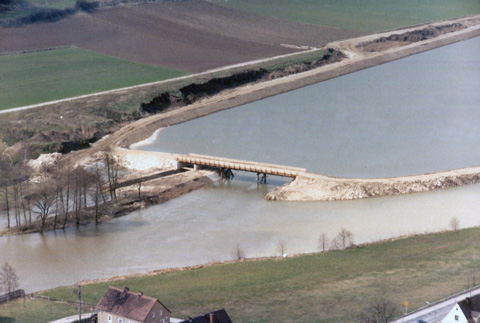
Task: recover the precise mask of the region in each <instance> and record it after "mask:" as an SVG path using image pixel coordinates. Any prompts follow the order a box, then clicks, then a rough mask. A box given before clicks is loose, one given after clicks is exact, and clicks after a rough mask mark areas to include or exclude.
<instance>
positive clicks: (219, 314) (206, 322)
mask: <svg viewBox="0 0 480 323" xmlns="http://www.w3.org/2000/svg"><path fill="white" fill-rule="evenodd" d="M180 323H232V320H231V319H230V316H228V314H227V311H225V309H223V308H222V309H220V310H216V311H213V312H210V313H207V314H202V315H200V316H197V317H195V318H193V319H192V318H190V319H188V320H185V321H182V322H180Z"/></svg>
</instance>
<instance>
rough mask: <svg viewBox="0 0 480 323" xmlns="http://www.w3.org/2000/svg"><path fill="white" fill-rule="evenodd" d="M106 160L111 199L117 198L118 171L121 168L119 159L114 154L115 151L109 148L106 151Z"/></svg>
mask: <svg viewBox="0 0 480 323" xmlns="http://www.w3.org/2000/svg"><path fill="white" fill-rule="evenodd" d="M104 162H105V167H106V168H107V179H108V188H109V191H110V199H111V200H116V199H117V187H118V171H119V169H120V163H119V161H118V159H116V158H115V157H114V156H113V153H112V152H111V151H109V150H107V151H105V152H104Z"/></svg>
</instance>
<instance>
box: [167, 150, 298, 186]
mask: <svg viewBox="0 0 480 323" xmlns="http://www.w3.org/2000/svg"><path fill="white" fill-rule="evenodd" d="M177 162H178V168H181V167H188V166H193V167H194V168H195V169H200V168H201V167H210V168H217V169H219V171H220V176H221V177H222V178H226V179H231V178H233V176H234V174H233V172H232V170H239V171H244V172H251V173H257V182H259V183H266V181H267V175H275V176H283V177H292V178H296V177H297V176H298V175H300V174H302V173H305V172H306V171H307V170H306V169H305V168H298V167H290V166H282V165H274V164H266V163H257V162H253V161H246V160H238V159H229V158H220V157H213V156H205V155H197V154H189V155H188V156H186V155H177Z"/></svg>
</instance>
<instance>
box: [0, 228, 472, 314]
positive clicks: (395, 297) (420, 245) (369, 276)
mask: <svg viewBox="0 0 480 323" xmlns="http://www.w3.org/2000/svg"><path fill="white" fill-rule="evenodd" d="M479 262H480V228H471V229H466V230H462V231H457V232H443V233H437V234H428V235H424V236H417V237H412V238H408V239H403V240H397V241H390V242H385V243H379V244H374V245H371V246H365V247H360V248H356V249H349V250H344V251H334V252H328V253H319V254H312V255H305V256H299V257H296V258H286V259H283V258H282V259H268V260H262V261H247V262H238V263H232V264H223V265H213V266H208V267H204V268H201V269H195V270H188V271H181V272H175V273H168V274H158V275H154V276H147V277H141V278H131V279H126V280H120V281H115V282H110V283H98V284H92V285H86V286H84V287H83V288H82V296H83V299H84V300H85V301H86V302H89V303H96V302H98V300H99V299H100V298H101V296H102V295H103V293H104V292H105V290H106V288H107V287H108V286H109V285H113V286H117V287H119V288H123V287H125V286H128V287H130V290H132V291H137V290H142V291H143V292H144V293H145V294H146V295H151V296H153V297H157V298H159V299H160V300H161V301H162V302H163V303H164V304H165V305H166V306H167V307H169V309H170V310H172V312H173V316H174V317H188V316H194V315H198V314H200V313H205V312H206V311H211V310H214V309H217V308H221V307H225V308H226V309H227V311H228V312H229V313H230V314H231V316H232V318H233V321H234V322H262V321H263V322H267V321H268V322H288V321H301V322H351V321H353V320H355V319H356V318H357V316H358V314H359V313H360V312H361V311H362V309H363V308H364V307H365V306H367V305H368V304H369V303H371V302H372V301H373V300H376V299H378V298H385V299H389V300H391V301H392V302H394V303H395V304H397V305H399V306H400V307H401V305H402V304H403V302H404V301H408V302H409V304H410V307H409V308H411V309H413V308H418V307H420V306H423V305H425V301H429V302H432V301H434V300H436V299H439V298H441V297H443V296H446V295H450V294H452V293H454V292H456V291H459V290H462V289H464V288H465V287H466V286H465V285H466V283H467V281H468V280H469V279H470V281H471V277H472V274H473V273H474V272H476V273H477V276H478V267H479ZM72 291H73V287H60V288H56V289H54V290H51V291H48V292H45V293H44V294H45V295H48V296H51V297H55V298H57V299H68V300H72V301H74V300H75V297H76V296H75V294H73V292H72ZM3 306H4V305H2V306H0V311H2V312H3V310H4V307H3ZM15 315H16V314H15V313H13V312H12V314H11V317H16V316H15ZM39 322H40V320H39Z"/></svg>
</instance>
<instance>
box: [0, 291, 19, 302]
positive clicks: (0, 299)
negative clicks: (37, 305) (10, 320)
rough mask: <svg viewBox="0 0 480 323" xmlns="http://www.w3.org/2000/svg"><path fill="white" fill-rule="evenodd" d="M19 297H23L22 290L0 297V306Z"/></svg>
mask: <svg viewBox="0 0 480 323" xmlns="http://www.w3.org/2000/svg"><path fill="white" fill-rule="evenodd" d="M19 297H25V291H24V290H23V289H17V290H15V291H13V292H10V293H7V294H4V295H0V304H1V303H5V302H8V301H9V300H12V299H15V298H19Z"/></svg>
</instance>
